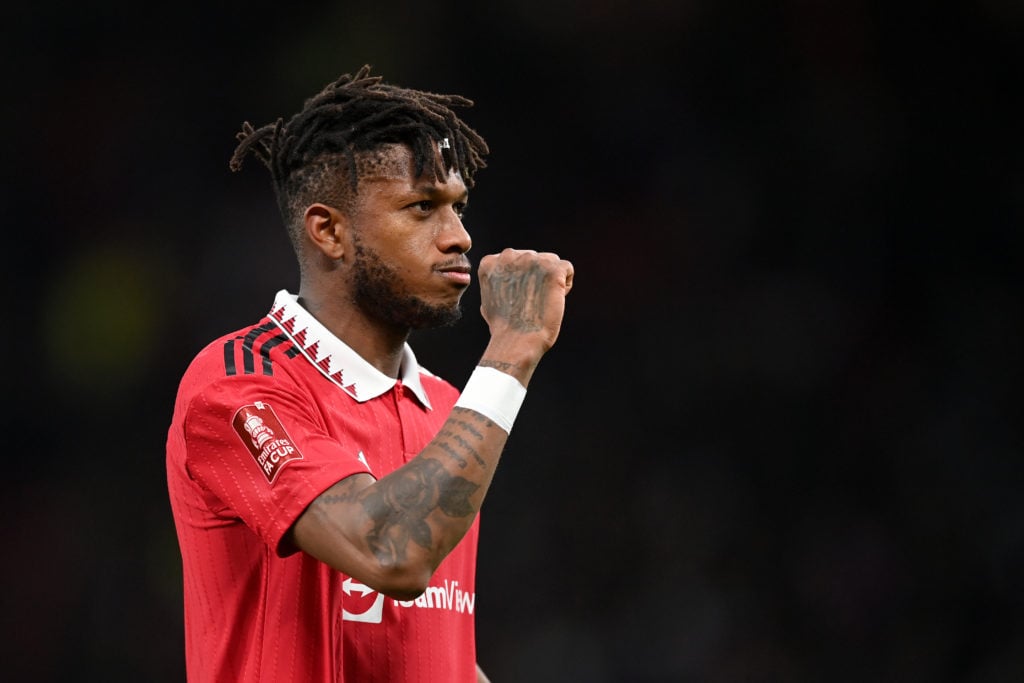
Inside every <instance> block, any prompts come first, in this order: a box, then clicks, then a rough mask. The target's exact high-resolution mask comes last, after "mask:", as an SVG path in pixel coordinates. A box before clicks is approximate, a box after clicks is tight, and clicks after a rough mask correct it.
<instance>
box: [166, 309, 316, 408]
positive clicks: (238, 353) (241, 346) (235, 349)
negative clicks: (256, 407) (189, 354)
mask: <svg viewBox="0 0 1024 683" xmlns="http://www.w3.org/2000/svg"><path fill="white" fill-rule="evenodd" d="M300 353H301V352H300V351H299V349H298V348H297V347H296V346H295V345H294V344H293V343H292V342H291V340H290V339H289V338H288V336H287V335H286V334H285V333H284V332H283V331H282V330H281V329H280V328H279V327H278V326H277V325H276V324H275V323H274V322H273V321H272V320H271V319H270V318H263V319H262V320H260V321H259V322H257V323H255V324H253V325H249V326H246V327H243V328H241V329H238V330H235V331H234V332H230V333H228V334H225V335H223V336H221V337H219V338H217V339H214V340H213V341H211V342H210V343H209V344H207V345H206V346H205V347H204V348H203V349H202V350H200V351H199V352H198V353H197V354H196V355H195V356H194V357H193V358H192V361H191V362H190V363H189V365H188V368H186V370H185V372H184V374H183V376H182V380H181V384H180V386H179V389H178V394H179V398H184V397H186V396H190V395H195V394H197V393H200V392H202V391H204V390H205V389H206V388H208V387H210V386H214V385H218V386H224V385H225V384H232V383H235V382H240V383H242V384H245V383H249V382H254V383H256V384H262V383H264V382H265V381H266V380H268V379H273V380H276V381H280V380H284V381H288V380H289V378H290V377H291V372H292V369H293V368H295V367H296V365H295V364H292V363H290V362H289V361H291V360H292V359H294V358H295V357H296V356H298V355H300ZM246 380H248V382H247V381H246Z"/></svg>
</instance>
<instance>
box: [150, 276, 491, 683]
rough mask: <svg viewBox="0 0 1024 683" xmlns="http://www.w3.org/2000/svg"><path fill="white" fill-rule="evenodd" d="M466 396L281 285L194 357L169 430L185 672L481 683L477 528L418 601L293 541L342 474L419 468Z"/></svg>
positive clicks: (368, 682) (298, 682)
mask: <svg viewBox="0 0 1024 683" xmlns="http://www.w3.org/2000/svg"><path fill="white" fill-rule="evenodd" d="M457 397H458V391H457V390H456V389H455V387H453V386H452V385H451V384H449V383H448V382H446V381H444V380H442V379H441V378H439V377H436V376H434V375H432V374H431V373H429V372H427V371H426V370H424V369H423V368H421V367H420V366H419V365H418V364H417V362H416V358H415V356H414V355H413V353H412V350H411V349H410V348H409V347H408V346H406V348H405V352H404V358H403V361H402V370H401V377H400V378H399V379H398V380H397V381H396V380H394V379H392V378H390V377H387V376H386V375H383V374H382V373H380V372H379V371H377V370H376V368H374V367H372V366H371V365H370V364H369V363H367V362H366V361H365V360H363V359H362V358H360V357H359V356H358V355H357V354H356V353H355V352H354V351H353V350H352V349H350V348H349V347H348V346H346V345H345V344H344V343H342V342H341V340H339V339H338V338H337V337H335V336H334V335H332V334H331V333H330V332H329V331H328V330H327V329H326V328H325V327H324V326H323V325H321V324H320V323H319V322H318V321H317V320H316V319H315V318H313V317H312V316H311V315H310V314H309V313H308V312H307V311H306V310H305V309H303V308H302V307H301V306H300V305H299V304H298V303H297V301H296V297H295V296H294V295H291V294H289V293H288V292H286V291H283V290H282V291H281V292H278V294H277V297H276V298H275V301H274V306H273V308H272V309H271V312H270V315H269V316H268V317H267V318H264V319H263V320H262V321H260V322H259V323H258V324H256V325H255V326H253V327H249V328H245V329H242V330H240V331H238V332H235V333H233V334H229V335H226V336H224V337H222V338H220V339H218V340H216V341H214V342H213V343H212V344H210V345H209V346H207V347H206V348H205V349H203V350H202V351H201V352H200V353H199V354H198V355H197V356H196V358H195V359H194V360H193V361H192V363H191V364H190V365H189V367H188V369H187V370H186V372H185V374H184V377H183V378H182V381H181V385H180V387H179V390H178V397H177V401H176V403H175V407H174V417H173V420H172V423H171V427H170V430H169V433H168V438H167V479H168V490H169V494H170V500H171V508H172V510H173V512H174V522H175V527H176V529H177V533H178V542H179V545H180V548H181V554H182V567H183V575H184V593H185V645H186V649H185V653H186V667H187V670H188V679H189V681H191V682H192V683H206V682H208V681H211V682H213V681H216V682H220V681H223V682H225V683H226V682H230V683H238V682H240V681H263V682H271V683H288V682H290V681H294V682H295V683H321V682H342V681H345V682H347V683H373V682H375V681H380V682H382V683H383V682H389V683H393V682H397V681H417V682H420V683H453V682H458V681H466V682H469V681H475V680H476V673H475V672H476V648H475V642H474V628H473V615H474V611H475V606H476V604H475V603H476V587H475V563H476V550H477V534H478V528H479V524H478V522H477V523H474V524H473V526H472V528H471V529H470V531H469V533H468V534H467V535H466V536H465V538H463V540H462V541H461V542H460V543H459V544H458V546H456V548H455V549H454V550H453V551H452V553H451V554H450V555H449V556H448V557H447V558H446V559H445V560H444V562H442V564H441V566H440V567H439V568H438V570H437V572H436V573H435V574H434V577H433V579H432V580H431V583H430V587H429V588H428V589H427V591H426V592H425V593H424V594H423V595H422V596H420V597H419V598H418V599H416V600H414V601H409V602H399V601H396V600H393V599H391V598H388V597H386V596H384V595H382V594H380V593H377V592H376V591H373V590H371V589H370V588H369V587H367V586H364V585H362V584H361V583H358V582H357V581H355V580H354V579H351V578H349V577H347V576H345V575H343V574H341V573H339V572H337V571H334V570H333V569H331V568H330V567H328V566H327V565H325V564H323V563H322V562H320V561H318V560H316V559H314V558H312V557H310V556H309V555H306V554H305V553H302V552H297V551H296V548H294V547H292V546H290V545H289V544H288V543H287V542H285V541H283V540H282V539H283V537H284V535H285V532H286V531H287V530H288V529H289V528H290V527H291V526H292V524H294V522H295V521H296V519H298V517H299V515H301V514H302V512H303V510H305V509H306V507H307V506H308V505H309V503H311V502H312V501H313V499H314V498H316V497H317V496H318V495H319V494H320V493H322V492H323V491H324V490H326V489H327V488H329V487H330V486H332V485H333V484H335V483H336V482H338V481H340V480H341V479H343V478H345V477H347V476H350V475H352V474H355V473H357V472H370V473H371V474H373V475H374V476H376V477H378V478H380V477H383V476H384V475H386V474H388V473H389V472H391V471H392V470H394V469H396V468H398V467H401V466H402V465H403V464H404V463H405V462H408V460H409V459H410V458H412V457H414V456H415V455H416V454H417V453H419V451H420V450H422V449H423V447H424V446H425V445H426V444H427V442H429V441H430V439H432V438H433V437H434V435H435V434H436V433H437V432H438V431H439V430H440V427H441V425H442V423H443V422H444V421H445V419H446V418H447V416H448V413H449V411H450V410H451V407H452V405H453V404H454V403H455V399H456V398H457Z"/></svg>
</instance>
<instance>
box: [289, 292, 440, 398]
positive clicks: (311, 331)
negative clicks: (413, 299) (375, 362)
mask: <svg viewBox="0 0 1024 683" xmlns="http://www.w3.org/2000/svg"><path fill="white" fill-rule="evenodd" d="M298 299H299V297H298V296H297V295H295V294H290V293H289V292H288V291H287V290H285V289H282V290H281V291H279V292H278V293H277V296H275V297H274V306H273V308H271V309H270V319H271V320H273V321H274V322H275V323H276V324H277V326H278V327H280V328H281V329H282V330H283V331H284V333H285V334H286V335H288V338H289V339H291V340H292V342H294V343H295V346H296V347H297V348H298V349H300V350H301V351H302V355H304V356H305V357H306V359H307V360H308V361H309V362H310V363H312V364H313V365H314V367H316V368H317V369H318V370H319V371H320V372H321V373H323V375H324V376H325V377H326V378H327V379H329V380H331V381H332V382H334V383H335V384H337V385H338V386H339V387H341V388H342V390H344V391H345V393H347V394H348V395H349V396H351V397H352V398H354V399H356V400H357V401H359V402H360V403H362V402H363V401H368V400H370V399H371V398H376V397H378V396H380V395H382V394H385V393H387V392H388V391H390V390H391V387H393V386H395V381H396V380H394V379H393V378H391V377H388V376H387V375H385V374H384V373H383V372H381V371H380V370H378V369H377V368H375V367H373V366H372V365H370V363H368V362H367V361H366V360H365V359H364V358H363V357H362V356H360V355H359V354H358V353H356V352H355V351H353V350H352V348H351V347H350V346H349V345H348V344H346V343H345V342H343V341H341V340H340V339H338V338H337V337H336V336H334V334H333V333H332V332H331V331H330V330H328V329H327V328H326V327H324V326H323V324H322V323H321V322H320V321H319V320H317V319H316V318H314V317H313V315H312V314H311V313H310V312H309V311H307V310H306V309H305V308H303V307H302V305H301V304H299V302H298ZM421 372H427V371H426V370H424V369H423V368H421V367H420V365H419V363H417V362H416V356H415V355H414V354H413V352H412V348H410V347H409V345H408V344H406V345H405V348H404V349H402V365H401V368H400V370H399V373H400V375H401V376H400V379H401V380H402V384H404V385H405V386H407V387H409V389H410V390H412V392H413V393H414V394H415V395H416V398H418V399H419V400H420V403H422V404H423V405H424V406H426V407H427V408H428V409H429V408H430V407H431V406H430V400H429V399H428V398H427V392H426V391H424V390H423V384H422V383H421V382H420V373H421Z"/></svg>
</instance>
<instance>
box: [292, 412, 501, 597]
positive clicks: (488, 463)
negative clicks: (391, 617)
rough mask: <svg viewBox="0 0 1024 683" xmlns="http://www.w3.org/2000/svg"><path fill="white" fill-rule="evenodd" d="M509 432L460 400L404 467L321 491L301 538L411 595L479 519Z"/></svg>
mask: <svg viewBox="0 0 1024 683" xmlns="http://www.w3.org/2000/svg"><path fill="white" fill-rule="evenodd" d="M507 438H508V434H507V433H506V432H505V430H503V429H502V428H501V427H499V426H498V425H497V424H496V423H495V422H494V421H492V420H491V419H489V418H488V417H486V416H485V415H482V414H480V413H478V412H476V411H474V410H470V409H467V408H461V407H458V406H456V407H455V408H454V409H453V410H452V412H451V414H450V415H449V416H448V419H447V420H446V421H445V423H444V425H443V426H442V428H441V430H440V431H439V432H438V434H437V435H436V436H435V437H434V438H433V439H432V440H431V441H430V443H429V444H427V446H426V447H425V448H424V449H423V451H422V452H421V453H420V454H419V455H418V456H416V457H415V458H413V459H412V460H411V461H409V462H408V463H407V464H406V465H404V466H403V467H400V468H399V469H397V470H395V471H394V472H392V473H391V474H389V475H387V476H385V477H383V478H381V479H380V480H376V481H375V480H374V479H373V478H372V477H370V476H369V475H355V476H352V477H348V478H347V479H344V480H342V481H340V482H338V483H337V484H335V485H334V486H332V487H331V488H330V489H328V490H327V491H325V492H324V493H323V494H321V495H320V496H319V497H317V499H316V500H314V501H313V503H312V504H311V505H310V506H309V508H307V510H306V512H305V513H304V514H303V515H302V516H301V517H300V518H299V520H298V522H296V524H295V527H294V529H293V539H294V541H295V544H296V545H297V546H298V547H299V548H300V549H302V550H304V551H305V552H308V553H309V554H311V555H313V556H314V557H316V558H318V559H320V560H321V561H323V562H325V563H326V564H328V565H330V566H332V567H334V568H335V569H337V570H339V571H341V572H344V573H345V574H348V575H349V576H352V577H353V578H356V579H358V580H359V581H361V582H362V583H365V584H366V585H368V586H370V587H371V588H374V589H376V590H379V591H381V592H382V593H385V594H387V595H390V596H392V597H395V598H398V599H411V598H412V597H415V596H417V595H419V593H421V592H422V591H423V590H425V589H426V586H427V584H428V582H429V580H430V577H431V575H432V574H433V572H434V570H436V569H437V566H438V565H439V564H440V563H441V561H442V560H443V559H444V558H445V557H446V556H447V555H448V553H449V552H451V550H452V548H454V547H455V545H456V544H457V543H458V542H459V541H460V540H461V539H462V537H463V536H465V534H466V532H467V531H468V530H469V528H470V526H471V525H472V524H473V521H474V519H475V518H476V514H477V512H478V511H479V510H480V506H481V505H482V503H483V500H484V496H485V495H486V493H487V490H488V488H489V487H490V484H491V481H492V479H493V476H494V471H495V468H496V467H497V464H498V460H499V458H500V456H501V451H502V449H503V448H504V446H505V442H506V440H507Z"/></svg>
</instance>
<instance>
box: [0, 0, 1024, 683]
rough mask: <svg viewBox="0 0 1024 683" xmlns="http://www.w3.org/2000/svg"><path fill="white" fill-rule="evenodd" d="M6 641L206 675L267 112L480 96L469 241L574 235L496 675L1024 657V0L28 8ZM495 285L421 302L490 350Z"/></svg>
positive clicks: (54, 666) (509, 477)
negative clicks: (244, 158) (386, 97)
mask: <svg viewBox="0 0 1024 683" xmlns="http://www.w3.org/2000/svg"><path fill="white" fill-rule="evenodd" d="M3 13H4V20H3V22H2V25H3V28H2V29H0V30H2V31H3V38H4V39H3V40H2V41H0V51H2V53H0V54H2V55H3V57H4V59H3V65H4V73H5V75H6V78H5V79H4V80H5V83H4V85H5V95H4V98H3V107H2V111H3V116H4V123H5V124H6V125H5V126H4V131H5V136H4V137H5V139H4V145H3V148H4V153H3V158H4V164H3V173H4V178H3V184H2V188H0V193H2V199H3V206H4V223H5V235H6V246H5V248H4V251H5V263H6V267H5V269H4V270H5V278H6V282H7V286H6V288H5V289H6V291H7V292H8V294H7V295H6V297H5V314H6V320H7V323H8V326H9V327H8V332H7V333H6V334H5V335H3V337H4V342H3V343H4V346H3V349H4V357H5V359H6V361H5V371H4V377H5V379H4V387H5V394H6V400H5V406H6V408H5V410H4V414H5V429H4V432H5V437H6V438H5V445H6V447H5V451H6V456H5V458H4V473H5V476H3V477H2V478H0V492H2V494H3V500H4V509H5V510H6V512H5V513H4V521H3V524H2V529H3V530H2V532H0V533H2V537H0V541H2V546H3V549H4V550H3V552H4V561H3V562H2V564H0V566H2V570H0V572H2V573H0V586H2V587H3V588H2V596H3V597H2V604H3V609H2V610H0V614H2V615H3V616H2V619H3V633H2V637H0V653H2V661H3V662H4V664H3V669H4V671H5V674H4V677H5V678H6V679H7V680H12V681H72V680H74V681H81V680H103V681H108V682H115V681H149V682H153V683H159V682H163V681H180V680H182V679H183V661H182V657H183V655H182V636H181V607H180V599H181V598H180V569H179V565H178V555H177V547H176V542H175V538H174V531H173V525H172V521H171V518H170V512H169V508H168V505H167V499H166V492H165V488H164V474H163V457H164V456H163V444H164V438H165V434H166V427H167V423H168V420H169V416H170V411H171V404H172V400H173V395H174V391H175V388H176V382H177V379H178V377H179V375H180V373H181V372H182V370H183V368H184V366H185V364H186V363H187V361H188V359H189V358H190V357H191V355H192V354H193V353H194V352H195V351H197V350H198V349H199V348H200V346H201V345H203V344H204V343H205V342H206V341H208V340H209V339H211V338H213V337H214V336H216V335H218V334H220V333H222V332H224V331H228V330H230V329H234V328H236V327H238V326H241V325H243V324H246V323H250V322H253V321H254V320H256V319H257V318H258V317H259V316H260V315H262V314H263V313H264V312H265V311H266V310H267V308H268V306H269V304H270V302H271V300H272V297H273V294H274V292H275V291H276V290H277V289H278V288H280V287H293V288H294V286H295V284H296V282H297V275H296V269H295V267H294V265H293V257H292V254H291V252H290V250H289V247H288V244H287V241H286V239H285V237H284V233H283V230H282V229H281V228H280V227H279V224H278V218H277V216H276V213H275V209H274V205H273V202H272V199H271V196H270V192H269V186H268V182H267V176H266V174H265V173H264V171H263V170H262V169H261V168H259V166H258V165H251V164H250V166H248V167H247V168H246V169H245V170H244V172H242V173H240V174H232V173H230V172H229V171H228V168H227V160H228V158H229V156H230V154H231V152H232V150H233V147H234V139H233V136H234V133H235V132H236V130H238V127H239V125H240V123H241V122H242V121H243V120H246V119H248V120H250V121H253V122H254V123H258V124H259V123H265V122H268V121H270V120H272V119H274V118H276V117H277V116H278V115H284V114H289V113H291V112H293V111H294V110H295V109H296V108H297V107H298V106H299V105H300V104H301V101H302V99H303V98H304V97H305V96H307V95H308V94H311V93H312V92H314V91H315V90H316V89H318V88H319V87H321V86H322V85H323V84H325V83H326V82H328V81H329V80H332V79H334V78H335V77H337V76H338V75H339V74H341V73H343V72H346V71H353V70H355V69H357V68H358V67H359V66H360V65H361V64H362V63H364V62H369V63H371V64H373V65H374V67H375V71H376V72H377V73H380V74H382V75H384V76H385V77H386V78H387V79H388V80H389V81H392V82H395V83H399V84H402V85H408V86H413V87H419V88H425V89H430V90H435V91H439V92H456V93H461V94H464V95H466V96H469V97H471V98H472V99H474V100H475V101H476V107H475V108H474V109H473V110H470V111H468V112H466V119H467V120H468V121H469V122H470V123H471V124H472V125H473V126H474V127H476V128H477V129H478V130H479V131H481V132H482V133H483V134H484V136H485V137H486V138H487V140H488V142H489V143H490V145H491V147H492V155H491V157H490V159H489V162H490V167H489V168H488V169H486V170H484V171H483V172H482V173H481V175H480V178H479V180H480V182H479V186H478V188H477V190H476V192H475V193H474V196H473V202H472V207H471V210H470V213H469V215H468V221H467V222H468V226H469V228H470V229H471V231H472V232H473V235H474V238H475V241H476V244H475V247H474V250H473V254H472V255H473V256H474V257H476V258H479V256H480V255H481V254H484V253H487V252H488V251H490V250H493V249H498V248H501V247H504V246H516V247H533V248H538V249H545V250H554V251H557V252H559V253H561V254H562V255H564V256H565V257H567V258H569V259H571V260H572V261H573V262H574V263H575V264H576V267H577V271H578V277H577V286H576V289H575V290H574V292H573V294H572V297H571V301H570V304H571V305H570V307H569V312H568V316H567V320H566V323H565V327H564V332H563V336H562V339H561V341H560V342H559V345H558V346H557V347H556V349H555V350H554V351H553V352H552V353H551V355H550V356H549V358H548V359H547V360H546V361H545V364H544V366H543V368H542V371H541V372H540V373H538V375H537V377H536V380H535V383H534V385H533V387H532V391H531V396H530V398H529V400H528V401H527V403H526V406H525V408H524V410H523V412H522V414H521V417H520V419H519V422H518V424H517V427H516V430H515V432H514V433H513V436H512V439H511V441H510V443H509V446H508V450H507V453H506V455H505V457H504V459H503V462H502V465H501V468H500V470H499V472H498V475H497V478H496V483H495V486H494V488H493V489H492V492H491V494H490V496H489V498H488V500H487V502H486V504H485V507H484V517H483V534H484V535H483V540H482V549H481V558H480V569H479V586H478V589H479V596H478V602H477V610H478V619H479V642H480V661H481V662H482V664H483V665H484V667H485V669H486V670H488V671H489V672H490V674H491V676H492V678H493V680H494V681H495V682H496V683H498V682H506V681H517V682H519V681H530V682H543V681H564V680H575V681H587V682H592V683H604V682H608V683H610V682H618V681H629V682H639V683H644V682H647V683H654V682H661V681H701V682H718V681H722V682H726V681H762V680H772V681H830V682H842V681H851V682H852V681H858V682H860V681H889V680H891V681H896V680H898V681H929V682H937V681H970V682H972V683H982V682H988V681H1007V680H1024V588H1022V585H1024V584H1022V581H1021V577H1022V575H1024V495H1021V491H1022V488H1024V486H1022V485H1024V460H1022V443H1021V424H1022V419H1021V418H1022V417H1024V416H1022V412H1021V400H1020V390H1021V380H1022V377H1021V355H1022V354H1021V351H1022V344H1021V332H1022V315H1021V313H1022V307H1021V297H1020V294H1021V292H1020V288H1019V285H1018V284H1017V283H1016V280H1017V278H1018V270H1019V269H1020V263H1021V246H1022V244H1021V219H1022V217H1024V139H1022V138H1024V133H1022V127H1021V124H1020V122H1021V120H1022V119H1024V111H1022V109H1024V107H1022V105H1021V100H1020V99H1019V94H1020V89H1021V84H1022V76H1024V74H1022V49H1024V40H1022V38H1024V35H1022V29H1024V7H1022V5H1021V3H1019V2H1014V1H1013V0H977V1H975V2H966V1H961V2H953V3H943V4H942V6H941V7H937V6H935V3H930V2H925V1H923V0H918V1H913V0H912V1H910V2H891V3H883V2H867V1H865V0H853V1H851V2H845V3H814V2H809V1H806V0H787V1H784V2H779V3H760V2H741V1H740V0H726V1H725V2H710V1H709V0H684V1H682V2H675V3H671V2H655V1H653V0H636V1H634V2H629V3H621V2H614V1H612V0H597V1H595V2H591V3H559V2H539V1H537V0H497V1H495V2H488V3H455V2H440V3H436V4H433V5H431V4H429V3H410V4H404V3H399V2H394V1H389V0H384V1H382V2H370V3H361V4H358V5H357V4H353V3H342V2H331V3H327V2H320V3H270V2H266V1H265V0H254V1H252V2H246V3H242V2H226V3H219V4H218V3H208V4H195V5H190V4H189V3H165V4H155V5H154V4H144V3H126V2H110V3H102V6H95V4H93V5H90V4H89V3H79V4H71V3H65V4H61V3H58V4H56V5H45V4H42V3H35V4H33V5H21V4H17V5H14V6H11V7H7V8H6V9H4V10H3ZM474 302H478V299H475V292H474V293H471V294H470V295H468V296H467V310H468V311H469V313H470V315H469V316H467V318H466V320H465V321H464V322H463V323H462V324H461V326H460V327H458V328H457V329H456V330H454V331H453V330H446V331H442V332H439V333H429V334H420V335H417V336H416V337H415V338H414V343H415V344H416V348H417V350H418V354H419V356H420V357H421V360H422V361H423V362H424V364H425V365H426V366H427V367H430V368H431V369H433V370H434V371H435V372H438V373H439V374H442V375H445V376H446V377H448V378H449V379H451V380H452V381H453V382H455V383H457V384H460V385H461V383H462V382H463V381H464V380H465V379H466V377H467V376H468V373H469V371H470V369H471V367H472V366H473V364H474V362H475V360H476V358H477V355H478V354H479V352H480V350H481V349H482V347H483V343H484V339H485V329H484V327H483V324H482V323H481V322H480V321H479V319H478V318H477V317H476V315H475V310H476V307H477V303H474Z"/></svg>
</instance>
